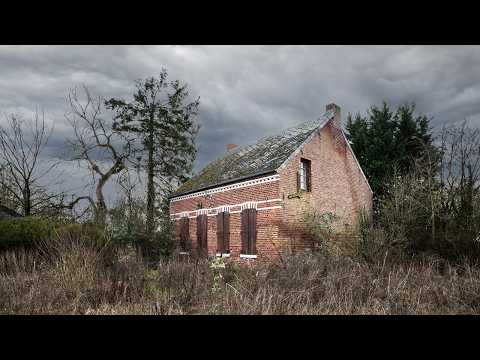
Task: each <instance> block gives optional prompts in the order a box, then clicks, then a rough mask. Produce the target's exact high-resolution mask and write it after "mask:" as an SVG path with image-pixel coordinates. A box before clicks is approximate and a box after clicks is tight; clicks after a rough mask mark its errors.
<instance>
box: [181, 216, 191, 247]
mask: <svg viewBox="0 0 480 360" xmlns="http://www.w3.org/2000/svg"><path fill="white" fill-rule="evenodd" d="M180 248H181V249H182V251H188V250H189V249H190V223H189V219H188V217H183V218H181V219H180Z"/></svg>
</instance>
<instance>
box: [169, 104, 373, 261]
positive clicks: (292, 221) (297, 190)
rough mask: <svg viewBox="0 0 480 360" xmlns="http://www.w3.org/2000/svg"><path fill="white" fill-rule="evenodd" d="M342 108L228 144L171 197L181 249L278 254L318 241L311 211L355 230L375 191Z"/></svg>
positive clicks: (222, 253)
mask: <svg viewBox="0 0 480 360" xmlns="http://www.w3.org/2000/svg"><path fill="white" fill-rule="evenodd" d="M340 115H341V114H340V108H339V107H338V106H337V105H335V104H330V105H327V107H326V113H325V114H323V115H322V116H321V117H320V118H319V119H316V120H314V121H307V122H305V123H302V124H300V125H298V126H295V127H293V128H290V129H287V130H284V131H283V132H282V133H280V134H278V135H273V136H269V137H266V138H263V139H261V140H259V141H258V142H257V143H255V144H253V145H249V146H243V147H234V146H232V144H229V145H228V148H229V150H228V151H227V153H226V154H225V155H224V156H223V157H221V158H219V159H218V160H216V161H214V162H212V163H210V164H209V165H207V166H206V167H205V168H204V169H203V170H202V171H201V172H200V173H199V175H197V176H195V177H193V178H192V179H190V180H189V181H187V182H186V183H184V184H183V185H182V186H180V188H179V189H178V190H177V191H176V192H175V193H174V194H173V195H172V196H171V197H170V216H171V219H172V220H174V221H175V227H176V238H177V241H178V243H179V245H180V247H181V249H182V252H187V253H188V252H189V251H192V250H194V249H196V250H198V251H201V252H203V253H204V254H208V255H209V256H214V255H217V256H224V257H231V258H232V259H235V260H238V261H243V260H245V259H256V258H258V260H261V259H264V260H265V259H274V258H275V257H277V256H278V255H279V254H280V252H281V251H283V250H285V249H287V248H290V249H298V248H304V247H307V246H310V245H311V244H312V242H311V239H309V237H308V235H307V233H306V232H305V231H304V229H305V227H304V219H305V217H304V216H305V211H307V209H314V210H315V211H317V212H318V213H333V214H336V215H337V216H338V217H339V218H341V225H335V226H336V228H335V230H336V231H337V232H342V231H344V230H350V231H351V230H352V229H354V228H355V225H356V224H357V220H358V216H359V213H360V211H361V210H362V209H364V210H365V211H367V212H370V213H371V209H372V191H371V188H370V186H369V184H368V181H367V179H366V178H365V175H364V174H363V172H362V169H361V168H360V165H359V163H358V161H357V159H356V158H355V155H354V154H353V151H352V149H351V147H350V145H349V143H348V141H347V139H346V137H345V134H344V132H343V130H342V128H341V116H340Z"/></svg>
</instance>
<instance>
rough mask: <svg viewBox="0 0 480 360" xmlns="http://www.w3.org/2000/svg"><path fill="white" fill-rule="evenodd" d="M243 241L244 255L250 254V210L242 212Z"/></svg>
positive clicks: (241, 232)
mask: <svg viewBox="0 0 480 360" xmlns="http://www.w3.org/2000/svg"><path fill="white" fill-rule="evenodd" d="M240 237H241V239H242V251H241V253H242V254H248V209H244V210H242V227H241V230H240Z"/></svg>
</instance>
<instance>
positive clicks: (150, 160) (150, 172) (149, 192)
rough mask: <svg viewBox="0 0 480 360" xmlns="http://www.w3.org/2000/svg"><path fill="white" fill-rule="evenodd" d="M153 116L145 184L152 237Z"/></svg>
mask: <svg viewBox="0 0 480 360" xmlns="http://www.w3.org/2000/svg"><path fill="white" fill-rule="evenodd" d="M153 130H154V129H153V114H152V115H151V116H150V126H149V134H148V144H147V146H148V165H147V167H148V183H147V234H148V235H149V236H152V235H153V231H154V230H155V223H154V212H155V186H154V184H153V177H154V170H155V163H154V159H153V155H154V149H153V147H154V145H153V135H154V134H153Z"/></svg>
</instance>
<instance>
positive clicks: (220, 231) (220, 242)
mask: <svg viewBox="0 0 480 360" xmlns="http://www.w3.org/2000/svg"><path fill="white" fill-rule="evenodd" d="M224 215H225V213H224V212H220V213H218V214H217V252H219V253H223V252H224V249H225V243H224V239H225V236H224V234H225V229H224V227H223V225H224Z"/></svg>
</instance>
